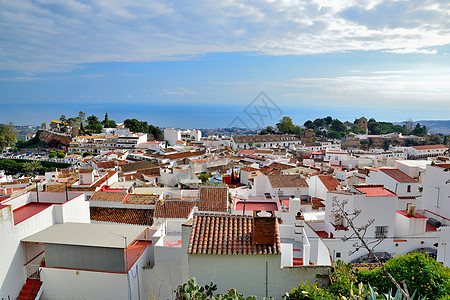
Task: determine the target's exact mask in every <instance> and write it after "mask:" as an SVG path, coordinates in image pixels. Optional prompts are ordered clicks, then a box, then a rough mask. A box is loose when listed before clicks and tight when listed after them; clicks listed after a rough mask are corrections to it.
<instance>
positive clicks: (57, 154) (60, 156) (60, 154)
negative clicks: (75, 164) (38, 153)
mask: <svg viewBox="0 0 450 300" xmlns="http://www.w3.org/2000/svg"><path fill="white" fill-rule="evenodd" d="M56 156H57V157H58V158H64V157H65V156H66V154H65V153H64V152H62V151H59V152H58V153H56Z"/></svg>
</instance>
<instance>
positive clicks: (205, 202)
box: [198, 186, 228, 211]
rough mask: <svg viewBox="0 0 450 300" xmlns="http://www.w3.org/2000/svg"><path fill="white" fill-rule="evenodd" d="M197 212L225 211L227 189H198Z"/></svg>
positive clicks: (208, 187)
mask: <svg viewBox="0 0 450 300" xmlns="http://www.w3.org/2000/svg"><path fill="white" fill-rule="evenodd" d="M198 194H199V197H198V210H200V211H227V210H228V209H227V208H228V187H226V186H202V187H200V189H199V192H198Z"/></svg>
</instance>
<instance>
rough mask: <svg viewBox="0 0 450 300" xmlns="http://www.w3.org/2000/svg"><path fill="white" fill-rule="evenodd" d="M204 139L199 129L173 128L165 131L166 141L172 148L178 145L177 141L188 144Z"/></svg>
mask: <svg viewBox="0 0 450 300" xmlns="http://www.w3.org/2000/svg"><path fill="white" fill-rule="evenodd" d="M201 138H202V132H201V131H200V130H198V129H184V130H179V129H173V128H165V129H164V140H166V141H167V142H168V143H169V145H170V146H173V145H175V144H176V142H177V141H179V140H181V141H186V142H192V141H195V142H199V141H200V140H201Z"/></svg>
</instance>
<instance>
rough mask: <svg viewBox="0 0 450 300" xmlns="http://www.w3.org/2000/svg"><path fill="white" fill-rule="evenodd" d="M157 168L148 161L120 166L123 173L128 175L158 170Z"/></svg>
mask: <svg viewBox="0 0 450 300" xmlns="http://www.w3.org/2000/svg"><path fill="white" fill-rule="evenodd" d="M156 167H157V166H156V165H154V164H152V163H151V162H148V161H139V162H134V163H127V164H122V165H120V168H121V170H122V172H124V173H128V172H133V171H138V170H144V169H150V168H156Z"/></svg>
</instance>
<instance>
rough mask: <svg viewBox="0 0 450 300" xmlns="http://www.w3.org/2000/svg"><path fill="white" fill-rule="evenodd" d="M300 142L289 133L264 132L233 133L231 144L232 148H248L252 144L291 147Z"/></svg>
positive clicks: (265, 146) (269, 146)
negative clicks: (249, 133) (261, 133)
mask: <svg viewBox="0 0 450 300" xmlns="http://www.w3.org/2000/svg"><path fill="white" fill-rule="evenodd" d="M300 144H301V140H300V139H299V138H298V137H296V136H295V135H291V134H266V135H233V136H232V137H231V146H232V147H233V150H235V151H236V150H238V149H249V148H251V147H252V146H255V147H257V145H259V147H264V148H272V147H286V148H289V147H292V146H297V145H300Z"/></svg>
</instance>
